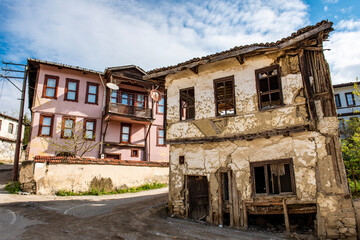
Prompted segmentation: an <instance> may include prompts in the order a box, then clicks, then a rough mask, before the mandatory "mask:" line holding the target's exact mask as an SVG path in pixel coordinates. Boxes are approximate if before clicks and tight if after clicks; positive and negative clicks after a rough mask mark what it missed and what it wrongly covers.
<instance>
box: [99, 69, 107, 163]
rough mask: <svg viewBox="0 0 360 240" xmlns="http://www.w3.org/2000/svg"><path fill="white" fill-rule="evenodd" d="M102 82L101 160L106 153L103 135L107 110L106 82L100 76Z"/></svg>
mask: <svg viewBox="0 0 360 240" xmlns="http://www.w3.org/2000/svg"><path fill="white" fill-rule="evenodd" d="M99 78H100V81H101V83H102V85H103V87H104V97H103V102H102V114H101V126H100V149H99V158H101V155H102V154H103V153H104V140H105V134H104V135H103V122H104V116H105V111H106V110H105V109H106V86H105V83H104V80H103V79H102V77H101V74H99Z"/></svg>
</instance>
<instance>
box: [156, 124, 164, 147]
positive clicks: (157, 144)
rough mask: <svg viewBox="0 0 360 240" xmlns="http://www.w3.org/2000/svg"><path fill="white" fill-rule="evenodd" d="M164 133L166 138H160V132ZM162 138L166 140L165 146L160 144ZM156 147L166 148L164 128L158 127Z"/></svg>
mask: <svg viewBox="0 0 360 240" xmlns="http://www.w3.org/2000/svg"><path fill="white" fill-rule="evenodd" d="M161 130H162V131H164V137H160V136H159V131H161ZM160 138H162V139H164V144H160V143H159V139H160ZM156 146H158V147H166V143H165V130H164V128H162V127H158V128H157V129H156Z"/></svg>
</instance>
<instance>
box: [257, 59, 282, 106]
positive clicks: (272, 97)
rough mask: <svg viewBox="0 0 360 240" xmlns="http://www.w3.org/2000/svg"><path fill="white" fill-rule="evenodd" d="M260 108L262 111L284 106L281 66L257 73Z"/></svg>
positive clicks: (264, 69)
mask: <svg viewBox="0 0 360 240" xmlns="http://www.w3.org/2000/svg"><path fill="white" fill-rule="evenodd" d="M255 75H256V82H257V89H258V96H259V108H260V109H261V110H264V109H269V108H273V107H278V106H281V105H282V104H283V100H282V90H281V79H280V71H279V66H278V65H275V66H270V67H266V68H262V69H258V70H256V71H255Z"/></svg>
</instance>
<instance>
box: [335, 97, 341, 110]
mask: <svg viewBox="0 0 360 240" xmlns="http://www.w3.org/2000/svg"><path fill="white" fill-rule="evenodd" d="M335 103H336V107H337V108H339V107H341V101H340V95H339V94H335Z"/></svg>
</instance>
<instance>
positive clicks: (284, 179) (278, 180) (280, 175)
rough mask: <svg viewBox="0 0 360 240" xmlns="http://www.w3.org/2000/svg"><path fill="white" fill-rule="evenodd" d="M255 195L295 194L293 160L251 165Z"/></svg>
mask: <svg viewBox="0 0 360 240" xmlns="http://www.w3.org/2000/svg"><path fill="white" fill-rule="evenodd" d="M251 171H252V179H253V189H254V193H255V194H267V195H269V194H295V193H296V192H295V181H294V169H293V165H292V160H291V159H285V160H272V161H266V162H256V163H251Z"/></svg>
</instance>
